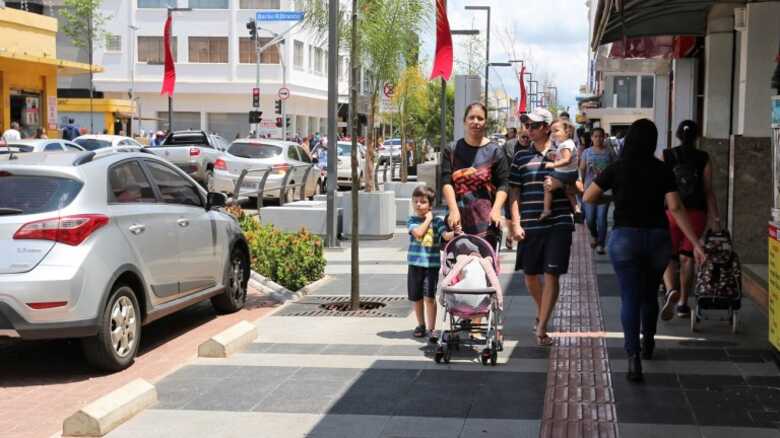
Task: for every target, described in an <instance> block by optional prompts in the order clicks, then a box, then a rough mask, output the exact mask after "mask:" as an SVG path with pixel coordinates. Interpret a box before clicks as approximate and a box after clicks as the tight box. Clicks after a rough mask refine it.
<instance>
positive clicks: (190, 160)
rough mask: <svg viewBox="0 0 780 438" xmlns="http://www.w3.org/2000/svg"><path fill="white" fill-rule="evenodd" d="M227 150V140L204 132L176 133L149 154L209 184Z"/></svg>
mask: <svg viewBox="0 0 780 438" xmlns="http://www.w3.org/2000/svg"><path fill="white" fill-rule="evenodd" d="M226 148H227V145H226V144H225V140H224V139H222V137H220V136H218V135H213V134H207V133H205V132H204V131H175V132H172V133H170V134H168V136H167V137H165V140H164V141H163V142H162V144H161V145H159V146H154V147H150V148H149V152H151V153H153V154H155V155H159V156H161V157H163V158H165V159H166V160H168V161H170V162H171V163H173V164H175V165H176V166H178V167H179V168H180V169H181V170H183V171H185V172H186V173H187V174H188V175H190V176H191V177H193V178H195V180H196V181H198V182H200V183H203V184H207V183H208V179H209V178H210V177H211V174H212V172H213V170H214V162H215V161H216V160H217V158H219V157H221V156H222V153H223V152H224V151H225V149H226Z"/></svg>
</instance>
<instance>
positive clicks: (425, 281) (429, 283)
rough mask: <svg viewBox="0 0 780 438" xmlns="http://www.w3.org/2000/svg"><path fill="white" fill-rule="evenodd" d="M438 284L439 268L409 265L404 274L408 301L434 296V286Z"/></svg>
mask: <svg viewBox="0 0 780 438" xmlns="http://www.w3.org/2000/svg"><path fill="white" fill-rule="evenodd" d="M438 284H439V268H422V267H420V266H411V265H410V266H409V273H408V274H407V275H406V289H407V295H408V297H409V301H420V300H421V299H423V297H425V298H434V297H435V296H436V286H438Z"/></svg>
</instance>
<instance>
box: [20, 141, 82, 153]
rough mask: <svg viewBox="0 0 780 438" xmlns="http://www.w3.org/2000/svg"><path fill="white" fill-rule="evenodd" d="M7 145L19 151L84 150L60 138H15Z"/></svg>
mask: <svg viewBox="0 0 780 438" xmlns="http://www.w3.org/2000/svg"><path fill="white" fill-rule="evenodd" d="M7 146H11V147H16V148H18V151H19V152H78V151H84V150H86V149H84V148H83V147H81V146H79V145H77V144H76V143H73V142H72V141H69V140H63V139H60V138H52V139H44V138H36V139H30V140H17V141H12V142H9V143H8V145H7Z"/></svg>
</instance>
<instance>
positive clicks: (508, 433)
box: [460, 418, 668, 438]
mask: <svg viewBox="0 0 780 438" xmlns="http://www.w3.org/2000/svg"><path fill="white" fill-rule="evenodd" d="M539 427H540V422H539V421H538V420H495V419H493V420H486V419H481V418H469V419H467V420H466V423H465V424H464V426H463V431H462V432H461V434H460V437H461V438H477V437H484V438H537V437H538V436H539ZM666 438H668V437H666Z"/></svg>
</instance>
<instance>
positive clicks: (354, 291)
mask: <svg viewBox="0 0 780 438" xmlns="http://www.w3.org/2000/svg"><path fill="white" fill-rule="evenodd" d="M331 1H334V0H331ZM357 28H358V0H352V44H351V46H352V47H351V50H350V51H351V53H350V55H349V59H350V62H351V63H352V69H351V73H350V75H351V77H350V84H351V89H350V102H349V109H350V111H351V114H350V115H351V117H352V132H351V136H352V148H351V149H352V151H351V153H350V155H351V160H350V161H351V166H350V167H351V168H352V193H351V195H352V211H351V212H350V214H352V230H350V234H351V236H352V239H351V242H350V243H351V244H352V245H351V253H350V255H351V259H352V260H351V261H352V263H351V266H350V267H351V273H350V274H351V275H350V277H351V285H350V286H351V287H350V301H351V307H352V310H359V309H360V228H359V227H358V218H359V214H358V208H359V205H358V187H359V186H360V179H359V177H358V170H357V169H358V151H357V148H358V145H357V133H358V132H357V131H358V122H359V120H358V111H357V101H358V83H357V77H358V72H359V71H360V70H359V69H360V59H358V56H359V55H358V53H360V52H358V44H359V41H358V32H357ZM369 129H374V127H373V126H370V127H369ZM328 149H329V150H328V157H330V156H331V155H336V154H338V142H337V141H336V139H335V138H329V139H328Z"/></svg>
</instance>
